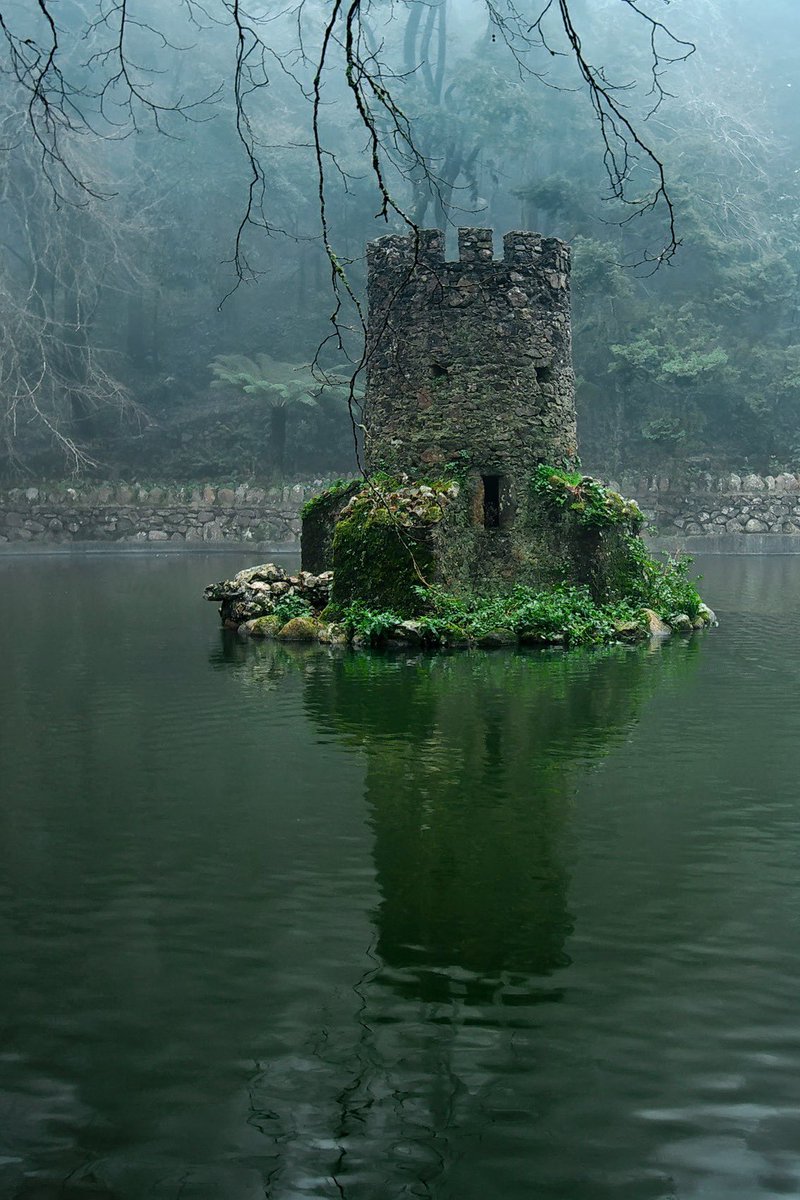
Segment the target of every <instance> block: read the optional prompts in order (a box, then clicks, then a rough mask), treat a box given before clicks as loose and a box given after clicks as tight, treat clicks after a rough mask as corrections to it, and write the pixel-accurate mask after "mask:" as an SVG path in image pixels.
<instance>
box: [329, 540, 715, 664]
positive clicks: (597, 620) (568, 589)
mask: <svg viewBox="0 0 800 1200" xmlns="http://www.w3.org/2000/svg"><path fill="white" fill-rule="evenodd" d="M631 543H632V546H631V552H632V555H633V556H634V559H635V567H636V571H635V572H632V574H631V580H630V582H631V587H630V592H629V594H628V595H627V596H626V598H625V599H624V600H620V601H617V602H616V603H609V604H603V603H598V602H597V601H595V600H594V599H593V598H592V596H591V593H590V592H589V589H588V588H586V587H573V586H570V585H568V584H560V585H559V586H557V587H554V588H551V589H548V590H546V591H536V590H535V589H533V588H528V587H523V586H518V587H515V588H513V589H512V590H511V591H509V592H507V593H505V594H502V595H501V594H498V595H493V596H468V597H464V596H456V595H453V594H452V593H450V592H446V591H445V590H444V589H442V588H438V587H431V588H424V587H419V586H417V587H416V588H415V589H414V590H415V592H416V597H417V605H416V617H415V619H414V620H412V621H409V620H408V610H407V609H406V608H402V609H400V610H399V611H398V609H395V608H392V607H391V606H385V607H384V606H382V607H380V608H379V607H377V606H376V607H371V606H370V605H368V604H365V603H363V602H361V601H357V602H352V603H350V604H349V605H347V607H346V608H345V609H344V611H343V613H342V624H343V625H344V626H345V628H346V630H347V632H348V634H349V635H350V636H351V637H359V638H361V639H363V640H364V641H366V642H368V643H369V644H370V645H380V644H382V643H384V642H385V641H386V640H387V639H389V638H391V637H392V636H400V637H404V636H405V637H411V638H412V639H413V640H418V641H420V642H422V643H423V644H426V645H431V646H436V645H453V644H455V645H458V644H459V643H464V642H467V643H470V642H477V643H480V642H481V640H482V639H484V638H490V635H496V634H498V633H507V634H509V635H513V637H512V639H511V640H519V641H520V642H522V643H527V644H534V645H535V644H542V645H547V644H555V645H565V646H585V645H590V646H594V645H600V644H602V643H605V642H613V641H618V640H620V639H629V638H636V637H637V636H645V634H646V632H647V615H646V611H645V610H647V609H650V610H652V611H654V612H655V613H657V614H658V615H659V616H660V617H662V619H664V620H665V621H667V622H668V623H669V622H670V621H674V620H676V619H677V618H678V616H679V615H681V614H684V615H685V616H686V617H688V618H689V620H690V621H691V622H692V623H693V624H694V623H697V622H698V621H700V620H703V618H702V612H703V605H702V601H701V599H700V595H699V593H698V591H697V588H696V586H695V584H694V582H693V581H692V580H691V579H689V577H688V569H689V565H690V562H691V560H690V559H688V558H685V557H681V558H670V559H668V560H667V561H666V562H663V563H661V562H658V561H657V560H655V559H653V558H651V557H650V555H649V554H648V553H647V549H646V547H645V546H644V545H643V543H641V542H640V541H639V540H638V538H631ZM634 543H635V545H634Z"/></svg>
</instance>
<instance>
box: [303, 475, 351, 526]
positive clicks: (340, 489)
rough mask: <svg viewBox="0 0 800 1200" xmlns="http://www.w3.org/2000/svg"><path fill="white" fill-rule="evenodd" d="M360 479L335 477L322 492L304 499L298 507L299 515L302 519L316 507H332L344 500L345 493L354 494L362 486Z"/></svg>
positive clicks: (308, 515)
mask: <svg viewBox="0 0 800 1200" xmlns="http://www.w3.org/2000/svg"><path fill="white" fill-rule="evenodd" d="M363 483H364V481H363V480H362V479H337V480H335V481H334V482H333V483H332V484H331V485H330V486H329V487H326V488H325V490H324V491H323V492H319V493H318V494H317V495H316V496H312V497H311V498H310V500H306V502H305V504H304V505H303V507H302V508H301V509H300V516H301V517H302V518H303V520H305V519H306V517H310V516H311V514H312V513H315V512H317V510H318V509H325V508H328V507H332V506H333V505H334V504H336V503H338V502H339V501H340V500H344V499H345V497H346V496H347V494H348V493H349V494H350V495H355V493H356V492H357V491H358V489H359V488H360V487H362V486H363Z"/></svg>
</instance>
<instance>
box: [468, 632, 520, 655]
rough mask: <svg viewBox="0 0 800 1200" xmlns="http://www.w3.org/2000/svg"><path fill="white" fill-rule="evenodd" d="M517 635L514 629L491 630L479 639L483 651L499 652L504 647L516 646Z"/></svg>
mask: <svg viewBox="0 0 800 1200" xmlns="http://www.w3.org/2000/svg"><path fill="white" fill-rule="evenodd" d="M516 644H517V635H516V634H515V633H514V631H513V629H490V630H489V631H488V633H484V634H482V635H481V637H479V638H478V645H479V646H480V647H481V649H482V650H499V649H501V648H502V647H503V646H516Z"/></svg>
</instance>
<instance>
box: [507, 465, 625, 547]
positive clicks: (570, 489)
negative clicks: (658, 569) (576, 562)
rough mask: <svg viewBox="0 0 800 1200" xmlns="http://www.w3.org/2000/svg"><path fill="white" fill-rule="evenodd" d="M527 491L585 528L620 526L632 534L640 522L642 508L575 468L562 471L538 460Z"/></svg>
mask: <svg viewBox="0 0 800 1200" xmlns="http://www.w3.org/2000/svg"><path fill="white" fill-rule="evenodd" d="M531 490H532V491H533V493H534V494H535V495H537V496H543V497H545V498H546V499H547V500H548V501H549V502H550V503H552V504H553V505H554V506H555V507H556V508H560V509H563V510H564V511H565V512H570V513H573V514H574V516H575V518H576V519H577V521H578V524H580V525H582V526H585V527H586V528H591V529H602V528H606V527H608V526H611V525H623V526H627V527H628V528H629V529H630V530H631V531H632V532H634V533H636V532H638V530H639V529H641V527H642V525H643V524H644V517H643V515H642V511H641V509H640V508H639V505H638V504H637V503H636V501H635V500H626V499H624V497H622V496H620V494H619V493H618V492H615V491H613V490H612V489H611V488H608V487H604V486H603V484H602V483H598V482H597V480H596V479H591V478H590V477H589V476H587V475H582V474H581V473H580V472H579V471H565V470H561V469H560V468H558V467H551V466H548V465H547V464H546V463H542V465H541V466H539V467H538V468H537V470H536V474H535V475H534V478H533V480H532V482H531Z"/></svg>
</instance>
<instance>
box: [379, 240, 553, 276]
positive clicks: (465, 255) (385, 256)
mask: <svg viewBox="0 0 800 1200" xmlns="http://www.w3.org/2000/svg"><path fill="white" fill-rule="evenodd" d="M460 265H463V266H465V267H468V268H475V267H478V268H481V267H482V268H489V269H491V268H501V267H505V268H509V267H511V268H514V269H516V270H518V271H520V272H525V271H535V272H537V273H541V274H543V275H545V278H546V279H547V282H548V283H549V284H550V286H551V287H566V286H567V281H568V279H569V271H570V250H569V246H568V245H567V243H566V242H562V241H561V240H560V239H559V238H545V237H542V235H541V234H539V233H530V232H528V231H525V230H512V231H511V232H510V233H507V234H506V235H505V237H504V238H503V257H502V259H499V260H495V257H494V245H493V232H492V230H491V229H480V228H470V227H465V228H461V229H459V231H458V261H457V262H445V257H444V234H443V233H442V231H441V230H440V229H420V230H418V231H417V232H416V233H410V234H389V235H388V236H386V237H382V238H377V239H376V240H375V241H372V242H370V243H369V244H368V246H367V267H368V271H369V274H370V276H373V275H375V274H380V275H384V276H385V275H388V274H393V273H394V272H395V271H403V272H405V273H406V274H407V275H408V276H411V275H412V274H413V273H414V272H415V271H416V270H418V269H422V270H424V269H425V268H436V267H445V266H446V267H447V268H448V271H449V272H450V273H452V272H453V271H454V270H457V269H458V267H459V266H460Z"/></svg>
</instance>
